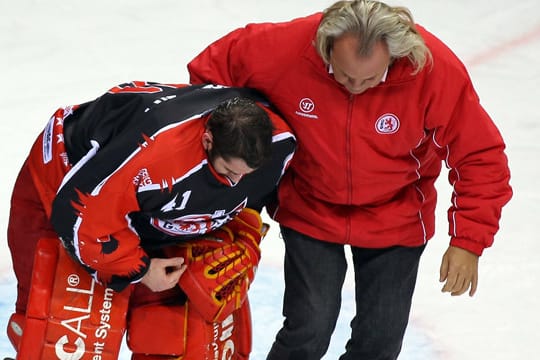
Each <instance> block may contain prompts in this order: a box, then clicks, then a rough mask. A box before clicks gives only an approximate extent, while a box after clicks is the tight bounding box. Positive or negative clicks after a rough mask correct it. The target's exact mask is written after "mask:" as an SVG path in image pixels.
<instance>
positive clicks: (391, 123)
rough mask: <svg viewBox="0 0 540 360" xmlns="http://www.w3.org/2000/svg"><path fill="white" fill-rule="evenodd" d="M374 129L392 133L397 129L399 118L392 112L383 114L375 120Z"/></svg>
mask: <svg viewBox="0 0 540 360" xmlns="http://www.w3.org/2000/svg"><path fill="white" fill-rule="evenodd" d="M375 130H376V131H377V132H378V133H379V134H383V135H387V134H394V133H396V132H397V131H398V130H399V119H398V117H397V116H396V115H394V114H384V115H382V116H381V117H379V118H378V119H377V121H376V122H375Z"/></svg>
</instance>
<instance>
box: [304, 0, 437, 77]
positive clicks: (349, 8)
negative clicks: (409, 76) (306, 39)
mask: <svg viewBox="0 0 540 360" xmlns="http://www.w3.org/2000/svg"><path fill="white" fill-rule="evenodd" d="M345 34H354V35H356V36H358V55H360V56H367V55H370V53H371V51H372V49H373V46H374V45H375V44H376V43H377V42H379V41H384V42H385V43H386V45H387V46H388V51H389V53H390V57H391V58H392V59H398V58H403V57H407V58H408V59H409V60H410V61H411V63H412V64H413V66H414V73H415V74H416V73H418V72H419V71H421V70H422V69H423V68H424V66H425V65H426V63H427V62H428V61H431V52H430V51H429V49H428V48H427V46H426V44H425V43H424V40H423V39H422V37H421V36H420V34H419V33H418V31H417V30H416V27H415V25H414V20H413V17H412V15H411V13H410V11H409V10H408V9H407V8H405V7H400V6H396V7H392V6H389V5H387V4H385V3H382V2H379V1H372V0H352V1H338V2H336V3H335V4H334V5H332V6H330V7H329V8H328V9H326V10H325V11H324V13H323V18H322V21H321V23H320V24H319V28H318V30H317V38H316V43H315V46H316V48H317V51H318V52H319V54H320V56H321V57H322V59H323V60H324V62H325V63H327V64H328V63H329V62H330V56H331V53H332V48H333V46H334V41H335V40H336V39H337V38H339V37H341V36H343V35H345Z"/></svg>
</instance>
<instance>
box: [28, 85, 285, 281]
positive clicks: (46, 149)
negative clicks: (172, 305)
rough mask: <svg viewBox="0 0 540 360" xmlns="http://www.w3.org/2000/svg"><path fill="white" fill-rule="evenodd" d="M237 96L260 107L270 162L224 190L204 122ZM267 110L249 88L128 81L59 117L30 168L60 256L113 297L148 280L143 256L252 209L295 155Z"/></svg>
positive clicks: (269, 192) (66, 109)
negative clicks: (205, 141)
mask: <svg viewBox="0 0 540 360" xmlns="http://www.w3.org/2000/svg"><path fill="white" fill-rule="evenodd" d="M237 96H242V97H248V98H251V99H253V100H255V101H258V103H259V104H260V106H261V107H262V108H263V109H264V110H265V111H266V112H267V113H268V116H269V117H270V119H271V121H272V123H273V125H274V133H273V137H272V157H271V159H270V160H268V161H266V162H265V163H264V164H263V165H262V166H261V167H260V168H258V169H256V170H255V171H253V172H251V173H250V174H247V175H245V176H243V177H242V179H241V180H240V181H238V182H237V183H232V182H231V181H230V180H229V179H227V178H226V177H223V176H220V175H218V174H217V173H216V172H215V170H214V169H213V167H212V165H211V163H210V162H209V161H208V159H207V154H206V151H205V150H204V148H203V145H202V140H201V138H202V134H203V133H204V131H205V129H206V119H207V118H208V114H209V113H210V112H211V111H213V110H214V108H215V107H216V106H217V105H218V104H220V103H221V102H223V101H225V100H228V99H232V98H234V97H237ZM265 103H266V100H265V99H264V98H263V97H261V96H260V94H258V93H256V92H254V91H252V90H249V89H241V88H223V87H214V86H186V85H184V84H160V83H153V82H141V81H135V82H131V83H126V84H121V85H119V86H116V87H114V88H112V89H110V90H109V91H108V92H107V93H105V94H103V95H102V96H100V97H99V98H97V99H95V100H93V101H91V102H87V103H84V104H81V105H75V106H68V107H64V108H60V109H58V110H57V111H56V112H55V114H54V115H53V116H52V117H51V119H50V120H49V123H48V124H47V126H46V128H45V130H44V131H43V133H42V134H41V136H39V137H38V139H37V140H36V142H35V144H34V146H33V148H32V150H31V153H30V156H29V158H28V162H29V169H30V172H31V175H32V179H33V180H34V184H35V186H36V188H37V190H38V193H39V196H40V200H41V201H42V203H43V205H44V207H45V211H46V213H47V216H48V217H50V220H51V223H52V225H53V226H54V229H55V230H56V232H57V233H58V235H59V236H60V238H61V240H62V242H63V244H64V246H65V247H66V249H67V251H68V252H69V253H70V254H71V255H72V257H73V258H74V259H76V260H78V261H79V263H81V264H82V265H83V266H85V267H86V268H87V269H88V271H89V272H90V273H91V274H93V276H94V277H95V278H96V279H97V280H98V281H99V282H101V283H103V284H104V285H106V286H109V287H111V288H113V289H115V290H121V289H123V288H124V287H125V286H127V285H128V284H129V283H131V282H136V281H138V280H140V279H141V278H142V277H143V276H144V274H145V273H146V271H147V269H148V265H149V258H148V256H147V253H146V251H147V250H149V249H155V248H161V247H164V246H166V245H170V244H172V243H178V242H181V241H185V240H189V239H192V238H195V237H198V236H200V235H201V234H205V233H207V232H210V231H212V230H214V229H216V228H218V227H220V226H221V225H223V224H225V223H227V222H228V221H230V220H231V219H232V218H233V217H234V216H235V215H237V214H238V213H239V212H240V211H241V210H242V209H243V208H245V207H250V208H254V209H257V210H259V211H260V210H261V208H262V207H263V206H265V205H266V204H267V203H268V202H269V201H270V200H272V199H273V196H275V190H276V187H277V184H278V182H279V181H280V179H281V177H282V175H283V173H284V172H285V169H286V168H287V166H288V164H289V161H290V159H291V157H292V156H293V153H294V148H295V139H294V136H293V134H292V133H291V131H290V128H289V127H288V126H287V124H285V122H284V121H283V120H282V119H281V118H280V117H279V116H277V115H276V114H275V113H274V112H272V111H271V110H270V109H269V108H267V107H266V106H264V105H263V104H265ZM21 241H24V239H21Z"/></svg>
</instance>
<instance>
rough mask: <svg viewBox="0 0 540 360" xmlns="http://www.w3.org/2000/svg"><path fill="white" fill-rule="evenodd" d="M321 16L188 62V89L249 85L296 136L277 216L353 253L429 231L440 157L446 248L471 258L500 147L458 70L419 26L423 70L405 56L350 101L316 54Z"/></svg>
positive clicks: (485, 218) (502, 166)
mask: <svg viewBox="0 0 540 360" xmlns="http://www.w3.org/2000/svg"><path fill="white" fill-rule="evenodd" d="M320 20H321V13H317V14H314V15H311V16H307V17H304V18H299V19H295V20H292V21H289V22H284V23H263V24H250V25H247V26H246V27H245V28H240V29H237V30H235V31H233V32H231V33H230V34H228V35H226V36H225V37H223V38H222V39H219V40H218V41H216V42H215V43H213V44H211V45H210V46H209V47H208V48H206V49H205V50H204V51H203V52H202V53H201V54H199V55H198V56H197V57H196V58H195V59H194V60H193V61H192V62H190V63H189V65H188V70H189V72H190V75H191V82H193V83H205V82H210V83H218V84H225V85H234V86H246V87H252V88H255V89H258V90H259V91H261V92H262V93H264V94H265V95H266V96H267V97H268V99H269V100H270V101H271V102H272V103H273V105H275V106H276V107H277V108H278V110H279V111H280V112H281V114H282V115H283V116H284V118H285V120H286V121H287V122H288V124H289V125H290V126H291V128H292V129H293V131H294V132H295V134H296V137H297V141H298V145H297V146H298V147H297V152H296V154H295V158H294V159H293V161H292V163H291V167H290V171H289V172H288V173H287V174H286V176H285V177H284V179H283V180H282V182H281V184H280V188H279V200H280V206H279V208H278V209H277V212H276V213H275V219H276V220H277V221H279V222H280V223H281V224H283V225H285V226H287V227H290V228H292V229H295V230H297V231H299V232H302V233H304V234H307V235H309V236H312V237H314V238H318V239H321V240H325V241H330V242H335V243H342V244H351V245H354V246H359V247H368V248H381V247H389V246H393V245H404V246H417V245H421V244H424V243H426V241H427V240H428V239H430V238H431V237H432V236H433V234H434V230H435V229H434V227H435V205H436V190H435V187H434V182H435V180H436V178H437V177H438V176H439V174H440V171H441V161H444V162H445V163H446V166H447V167H448V169H449V178H448V179H449V181H450V184H451V185H452V187H453V192H452V199H451V207H450V208H449V210H448V220H449V223H450V229H449V234H450V236H451V244H452V245H455V246H458V247H461V248H464V249H467V250H470V251H472V252H474V253H476V254H478V255H480V254H481V253H482V251H483V249H484V248H486V247H488V246H490V245H491V244H492V242H493V237H494V235H495V233H496V232H497V230H498V227H499V225H498V223H499V219H500V215H501V209H502V207H503V205H504V204H505V203H506V202H508V200H509V199H510V197H511V195H512V191H511V188H510V186H509V178H510V173H509V169H508V165H507V158H506V156H505V154H504V148H505V144H504V142H503V139H502V138H501V135H500V134H499V131H498V130H497V128H496V126H495V125H494V123H493V122H492V120H491V119H490V117H489V115H488V114H487V113H486V112H485V111H484V109H483V108H482V106H481V105H480V103H479V99H478V96H477V94H476V92H475V90H474V89H473V86H472V83H471V80H470V78H469V76H468V74H467V71H466V69H465V67H464V66H463V64H462V63H461V62H460V61H459V60H458V58H457V57H456V56H455V55H454V54H453V53H452V52H451V51H450V50H449V49H448V48H447V47H446V46H445V45H444V44H443V43H442V42H441V41H440V40H439V39H437V38H436V37H435V36H433V35H432V34H430V33H429V32H428V31H426V30H425V29H423V28H422V27H420V26H419V27H418V30H419V31H420V34H421V35H422V37H423V38H424V40H425V42H426V43H427V46H428V47H429V49H430V50H431V52H432V55H433V63H432V64H428V65H427V66H426V67H425V68H424V69H423V70H422V71H421V72H419V73H418V74H416V75H413V74H412V73H413V71H414V69H413V66H412V64H411V63H410V61H409V60H408V59H406V58H403V59H398V60H396V61H394V63H393V64H392V65H391V66H390V68H389V69H388V74H387V78H386V79H385V81H384V82H382V83H381V84H379V85H378V86H376V87H374V88H372V89H369V90H368V91H366V92H364V93H362V94H360V95H351V94H350V93H349V92H348V91H347V90H346V89H345V88H344V87H342V86H341V85H340V84H339V83H337V82H336V81H335V80H334V78H333V75H332V74H331V73H329V70H328V67H327V65H325V64H324V62H323V61H322V59H321V57H320V56H319V55H318V54H317V52H316V49H315V47H314V41H315V33H316V30H317V27H318V24H319V22H320Z"/></svg>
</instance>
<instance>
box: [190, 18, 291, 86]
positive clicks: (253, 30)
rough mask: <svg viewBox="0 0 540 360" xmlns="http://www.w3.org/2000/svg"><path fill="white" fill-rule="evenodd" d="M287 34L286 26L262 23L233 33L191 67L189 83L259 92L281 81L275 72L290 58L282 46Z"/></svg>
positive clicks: (206, 50)
mask: <svg viewBox="0 0 540 360" xmlns="http://www.w3.org/2000/svg"><path fill="white" fill-rule="evenodd" d="M287 31H288V30H287V27H286V24H271V23H262V24H249V25H247V26H246V27H244V28H239V29H236V30H234V31H232V32H230V33H229V34H227V35H225V36H224V37H222V38H221V39H218V40H217V41H215V42H214V43H212V44H210V45H209V46H208V47H207V48H206V49H204V50H203V51H202V52H201V53H200V54H199V55H198V56H197V57H195V58H194V59H193V60H192V61H191V62H190V63H189V64H188V66H187V67H188V71H189V74H190V82H191V83H192V84H201V83H212V84H219V85H227V86H239V87H251V88H256V89H259V90H260V89H264V88H267V87H269V86H271V85H272V84H273V83H274V82H276V81H278V79H279V73H276V71H283V69H278V68H276V66H275V64H282V63H283V62H284V61H287V60H286V59H287V58H289V57H290V55H291V54H290V53H289V54H286V52H285V51H284V50H283V46H282V45H280V42H281V41H282V40H283V39H284V37H286V36H287ZM289 38H290V36H289ZM288 48H293V49H294V48H295V47H294V46H291V47H288ZM280 49H281V50H280ZM269 59H272V61H269Z"/></svg>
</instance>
